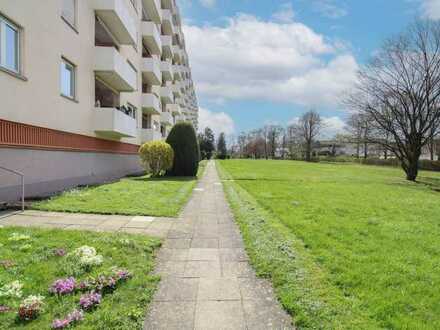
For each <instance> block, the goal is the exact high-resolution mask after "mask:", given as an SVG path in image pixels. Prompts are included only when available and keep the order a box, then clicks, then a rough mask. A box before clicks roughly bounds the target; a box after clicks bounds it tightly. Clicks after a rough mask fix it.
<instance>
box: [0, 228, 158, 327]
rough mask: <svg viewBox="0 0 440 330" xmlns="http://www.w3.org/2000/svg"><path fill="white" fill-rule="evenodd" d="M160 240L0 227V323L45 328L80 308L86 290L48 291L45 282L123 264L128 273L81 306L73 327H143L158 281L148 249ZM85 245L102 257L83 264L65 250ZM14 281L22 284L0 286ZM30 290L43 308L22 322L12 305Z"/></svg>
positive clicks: (93, 273)
mask: <svg viewBox="0 0 440 330" xmlns="http://www.w3.org/2000/svg"><path fill="white" fill-rule="evenodd" d="M14 233H16V234H18V235H24V236H18V237H17V236H16V234H14ZM14 235H15V236H14ZM159 244H160V242H159V241H158V240H156V239H153V238H149V237H146V236H138V235H128V234H122V233H118V234H109V233H93V232H79V231H60V230H41V229H19V228H0V306H3V307H4V306H7V307H8V309H9V311H6V312H2V311H0V329H18V328H20V329H21V328H23V327H25V328H27V329H49V328H50V327H51V324H52V322H53V320H54V319H57V318H60V319H62V318H64V317H65V316H66V315H68V314H69V313H70V312H72V311H73V310H75V309H79V308H80V307H79V299H80V296H81V295H82V294H84V293H86V292H87V290H86V291H83V292H79V291H74V292H73V293H71V294H67V295H60V296H58V295H55V294H52V293H50V292H49V287H50V286H51V285H52V283H53V282H54V281H55V280H57V279H65V278H68V277H69V276H74V277H75V279H76V283H79V282H80V281H81V280H84V279H88V278H90V277H93V278H97V277H98V275H103V274H111V271H110V269H111V268H112V267H118V268H124V269H126V270H128V271H129V272H130V273H131V274H132V277H131V278H129V279H128V280H126V281H125V282H120V283H119V284H118V285H117V287H116V289H115V290H114V291H113V292H111V291H103V294H102V300H101V304H100V305H98V306H97V307H96V309H94V310H91V311H87V312H84V319H83V321H81V322H79V323H78V324H77V326H76V328H77V329H127V330H128V329H142V325H143V322H144V317H145V312H146V309H147V306H148V303H149V302H150V301H151V299H152V296H153V293H154V291H155V289H156V286H157V282H158V277H157V276H153V275H151V271H152V269H153V266H154V259H153V252H154V250H155V249H156V248H158V246H159ZM84 245H88V246H91V247H94V248H95V249H96V252H97V254H98V255H101V256H102V258H103V259H102V264H100V265H96V266H93V267H92V268H89V269H82V268H78V267H79V266H78V263H76V262H72V259H70V258H71V257H70V256H69V254H71V253H73V251H74V250H75V249H77V248H79V247H81V246H84ZM14 281H18V282H19V283H20V285H22V289H21V290H19V291H21V292H20V293H21V294H20V295H12V296H7V295H6V296H5V295H4V292H5V290H4V288H5V286H8V285H9V284H11V283H12V282H14ZM2 293H3V294H2ZM29 295H41V296H44V300H43V302H44V306H43V312H42V313H41V314H40V316H39V317H38V318H36V319H34V320H31V321H27V322H23V321H20V320H19V319H18V317H17V310H18V308H19V305H20V304H21V302H22V301H23V299H25V298H26V297H28V296H29ZM0 310H1V308H0Z"/></svg>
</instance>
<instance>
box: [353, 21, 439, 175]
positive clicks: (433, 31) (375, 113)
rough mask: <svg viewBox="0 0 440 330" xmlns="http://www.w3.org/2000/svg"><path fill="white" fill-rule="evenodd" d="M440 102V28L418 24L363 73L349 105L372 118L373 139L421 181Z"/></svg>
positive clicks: (388, 45) (431, 23)
mask: <svg viewBox="0 0 440 330" xmlns="http://www.w3.org/2000/svg"><path fill="white" fill-rule="evenodd" d="M439 100H440V23H439V22H434V21H418V22H416V23H414V24H413V25H411V26H410V27H409V28H408V30H407V31H405V32H404V33H402V34H401V35H399V36H398V37H396V38H391V39H389V40H388V41H387V42H386V43H385V44H384V45H383V47H382V48H381V50H380V51H379V52H378V54H377V55H376V56H375V57H374V58H373V59H372V61H371V62H370V63H369V64H368V65H367V66H366V67H365V68H363V69H361V71H360V72H359V81H358V83H357V85H356V86H355V89H354V91H352V93H351V95H350V97H349V98H348V100H347V104H348V105H350V106H351V107H352V108H353V109H355V110H357V112H358V113H360V114H364V115H366V116H367V117H368V118H369V119H370V125H371V128H372V130H373V131H374V133H373V134H372V136H371V137H370V140H371V141H372V142H373V143H377V144H380V145H382V146H383V147H384V148H386V149H388V150H389V151H390V152H392V153H393V154H395V155H396V157H397V158H398V159H399V160H400V162H401V164H402V168H403V170H404V171H405V173H406V177H407V179H408V180H411V181H415V180H416V178H417V175H418V161H419V159H420V155H421V152H422V148H423V147H424V146H425V145H427V144H428V142H429V141H430V139H431V138H432V136H434V135H437V133H438V128H439V124H440V106H439ZM433 131H434V132H433ZM385 135H387V136H389V139H388V140H386V139H383V136H385Z"/></svg>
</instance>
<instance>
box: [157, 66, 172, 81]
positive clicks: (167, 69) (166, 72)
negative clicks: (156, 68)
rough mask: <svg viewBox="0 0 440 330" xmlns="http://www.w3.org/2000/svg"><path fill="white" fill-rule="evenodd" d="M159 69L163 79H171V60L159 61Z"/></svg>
mask: <svg viewBox="0 0 440 330" xmlns="http://www.w3.org/2000/svg"><path fill="white" fill-rule="evenodd" d="M160 69H161V71H162V76H163V78H164V79H165V81H172V80H173V76H174V73H173V65H172V64H171V61H161V62H160Z"/></svg>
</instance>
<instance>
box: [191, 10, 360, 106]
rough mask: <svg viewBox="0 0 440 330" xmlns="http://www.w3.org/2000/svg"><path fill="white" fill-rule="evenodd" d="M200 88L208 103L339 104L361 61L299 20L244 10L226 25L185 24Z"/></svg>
mask: <svg viewBox="0 0 440 330" xmlns="http://www.w3.org/2000/svg"><path fill="white" fill-rule="evenodd" d="M184 30H185V36H186V40H187V47H188V51H189V52H190V59H191V63H192V72H193V77H194V80H195V82H196V88H197V92H198V93H199V94H201V95H202V96H204V97H206V98H207V99H208V100H209V101H211V102H212V101H214V100H216V102H219V100H264V101H275V102H287V103H294V104H300V105H329V106H334V105H336V104H338V103H339V99H340V94H341V93H342V92H343V91H345V90H346V89H347V88H348V87H349V86H350V85H351V84H352V82H353V81H354V80H355V77H356V71H357V69H358V65H357V63H356V60H355V59H354V57H353V56H352V55H351V54H350V53H349V52H348V51H347V49H346V47H342V46H341V43H340V42H339V41H338V42H336V41H335V42H330V41H329V40H327V39H326V38H325V37H324V36H323V35H321V34H318V33H316V32H314V31H313V30H312V29H310V28H309V27H308V26H306V25H304V24H302V23H299V22H289V23H280V22H275V21H263V20H261V19H259V18H256V17H254V16H250V15H244V14H240V15H238V16H236V17H234V18H229V19H228V21H227V23H226V25H225V26H223V27H218V26H210V25H207V26H202V27H200V26H195V25H186V26H184Z"/></svg>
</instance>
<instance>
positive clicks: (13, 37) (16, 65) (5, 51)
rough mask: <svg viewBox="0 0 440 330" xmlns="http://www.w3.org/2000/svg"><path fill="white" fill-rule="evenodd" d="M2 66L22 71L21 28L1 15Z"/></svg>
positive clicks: (0, 52) (0, 46) (0, 43)
mask: <svg viewBox="0 0 440 330" xmlns="http://www.w3.org/2000/svg"><path fill="white" fill-rule="evenodd" d="M0 66H2V67H4V68H6V69H8V70H11V71H14V72H16V73H19V72H20V29H19V28H18V27H17V26H16V25H15V24H12V23H11V22H10V21H8V20H7V19H6V18H4V17H3V16H1V15H0Z"/></svg>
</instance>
